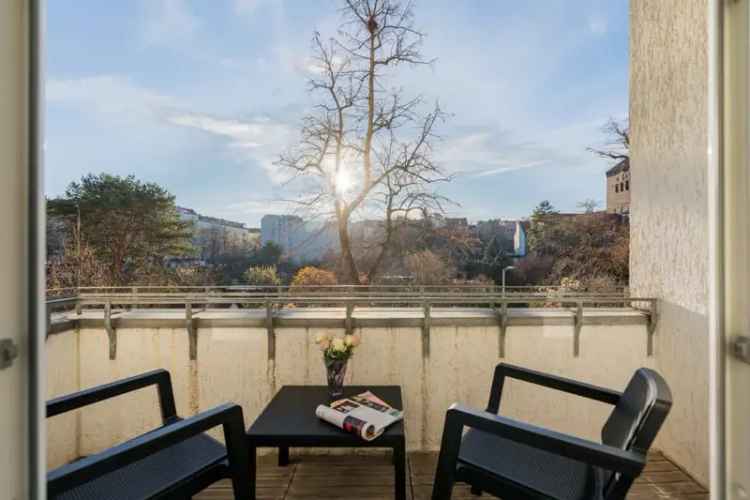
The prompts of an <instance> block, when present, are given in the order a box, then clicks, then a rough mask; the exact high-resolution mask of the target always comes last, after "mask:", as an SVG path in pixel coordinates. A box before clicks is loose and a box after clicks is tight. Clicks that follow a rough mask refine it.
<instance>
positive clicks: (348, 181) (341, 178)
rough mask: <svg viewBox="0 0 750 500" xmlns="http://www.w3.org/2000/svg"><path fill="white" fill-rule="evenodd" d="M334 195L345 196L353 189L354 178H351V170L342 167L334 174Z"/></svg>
mask: <svg viewBox="0 0 750 500" xmlns="http://www.w3.org/2000/svg"><path fill="white" fill-rule="evenodd" d="M334 182H335V184H336V193H338V194H346V193H348V192H350V191H351V190H352V188H354V177H353V176H352V172H351V170H349V169H348V168H346V166H343V165H342V167H341V168H340V169H339V171H338V172H337V173H336V179H335V181H334Z"/></svg>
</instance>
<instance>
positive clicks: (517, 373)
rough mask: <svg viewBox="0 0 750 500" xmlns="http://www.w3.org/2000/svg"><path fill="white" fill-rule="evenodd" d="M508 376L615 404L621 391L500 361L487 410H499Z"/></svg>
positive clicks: (493, 411)
mask: <svg viewBox="0 0 750 500" xmlns="http://www.w3.org/2000/svg"><path fill="white" fill-rule="evenodd" d="M506 377H510V378H514V379H517V380H522V381H524V382H530V383H532V384H536V385H541V386H544V387H549V388H551V389H556V390H558V391H563V392H567V393H570V394H575V395H577V396H581V397H584V398H588V399H594V400H596V401H601V402H602V403H608V404H611V405H616V404H617V402H618V401H619V400H620V396H622V393H621V392H618V391H613V390H611V389H607V388H604V387H597V386H595V385H591V384H585V383H583V382H578V381H577V380H572V379H569V378H564V377H558V376H556V375H550V374H547V373H542V372H538V371H535V370H529V369H528V368H523V367H520V366H514V365H509V364H506V363H500V364H498V365H497V366H496V367H495V375H494V376H493V378H492V388H491V389H490V399H489V403H487V411H488V412H490V413H495V414H496V413H497V412H498V411H499V410H500V398H501V397H502V393H503V386H504V385H505V378H506Z"/></svg>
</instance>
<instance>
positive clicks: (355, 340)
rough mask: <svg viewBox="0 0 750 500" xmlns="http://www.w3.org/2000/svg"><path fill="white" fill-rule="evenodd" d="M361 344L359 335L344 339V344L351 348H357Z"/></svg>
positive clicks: (347, 336)
mask: <svg viewBox="0 0 750 500" xmlns="http://www.w3.org/2000/svg"><path fill="white" fill-rule="evenodd" d="M360 342H361V339H360V338H359V335H346V336H345V337H344V343H345V344H346V345H347V346H349V347H357V346H358V345H359V343H360Z"/></svg>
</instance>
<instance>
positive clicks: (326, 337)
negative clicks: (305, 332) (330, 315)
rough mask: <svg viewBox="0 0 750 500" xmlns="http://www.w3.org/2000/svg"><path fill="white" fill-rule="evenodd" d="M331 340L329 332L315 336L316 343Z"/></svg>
mask: <svg viewBox="0 0 750 500" xmlns="http://www.w3.org/2000/svg"><path fill="white" fill-rule="evenodd" d="M330 342H331V336H330V335H328V334H327V333H322V332H321V333H319V334H317V335H316V336H315V343H316V344H320V345H323V344H329V343H330Z"/></svg>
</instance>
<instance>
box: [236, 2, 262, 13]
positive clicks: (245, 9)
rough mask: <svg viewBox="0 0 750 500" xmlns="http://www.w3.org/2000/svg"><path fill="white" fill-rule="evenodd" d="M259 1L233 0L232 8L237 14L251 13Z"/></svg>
mask: <svg viewBox="0 0 750 500" xmlns="http://www.w3.org/2000/svg"><path fill="white" fill-rule="evenodd" d="M260 3H261V0H234V10H235V12H237V13H238V14H246V15H247V14H252V13H253V12H255V9H257V8H258V5H260Z"/></svg>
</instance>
